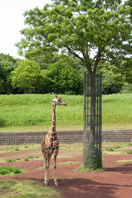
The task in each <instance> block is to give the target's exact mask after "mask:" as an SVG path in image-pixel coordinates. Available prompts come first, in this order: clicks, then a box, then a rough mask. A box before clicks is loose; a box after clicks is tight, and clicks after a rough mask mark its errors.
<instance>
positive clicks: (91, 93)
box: [83, 73, 102, 168]
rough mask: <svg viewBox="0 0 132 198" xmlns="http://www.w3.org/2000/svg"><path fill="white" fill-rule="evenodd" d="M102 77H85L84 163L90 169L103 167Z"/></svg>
mask: <svg viewBox="0 0 132 198" xmlns="http://www.w3.org/2000/svg"><path fill="white" fill-rule="evenodd" d="M101 82H102V75H101V74H97V75H93V76H90V75H89V74H88V73H85V75H84V141H83V163H84V165H86V166H87V167H89V168H100V167H102V153H101V130H102V107H101V104H102V83H101Z"/></svg>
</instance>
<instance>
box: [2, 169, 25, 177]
mask: <svg viewBox="0 0 132 198" xmlns="http://www.w3.org/2000/svg"><path fill="white" fill-rule="evenodd" d="M20 173H23V171H22V170H20V169H19V168H17V167H0V175H10V174H20Z"/></svg>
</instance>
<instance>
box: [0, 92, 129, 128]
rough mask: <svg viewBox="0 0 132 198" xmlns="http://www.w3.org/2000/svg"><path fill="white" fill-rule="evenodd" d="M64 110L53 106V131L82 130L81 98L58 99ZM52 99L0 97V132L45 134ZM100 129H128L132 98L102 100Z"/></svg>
mask: <svg viewBox="0 0 132 198" xmlns="http://www.w3.org/2000/svg"><path fill="white" fill-rule="evenodd" d="M59 96H60V97H61V98H62V100H64V101H65V102H66V103H67V104H68V105H67V106H57V108H56V117H57V130H82V129H83V96H75V95H73V96H72V95H70V96H69V95H59ZM53 98H54V95H50V94H45V95H37V94H25V95H0V132H4V131H45V130H48V129H49V126H50V124H51V119H52V105H51V103H50V101H51V100H52V99H53ZM102 124H103V129H115V128H117V129H120V128H132V94H113V95H104V96H103V97H102Z"/></svg>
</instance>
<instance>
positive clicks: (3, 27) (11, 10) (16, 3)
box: [0, 0, 51, 58]
mask: <svg viewBox="0 0 132 198" xmlns="http://www.w3.org/2000/svg"><path fill="white" fill-rule="evenodd" d="M46 3H51V0H0V53H3V54H9V55H11V56H13V57H14V58H21V57H19V56H18V53H17V52H18V48H17V47H15V43H17V42H19V41H20V39H21V38H22V35H21V34H20V30H22V29H23V28H24V27H25V26H24V16H23V13H24V12H25V11H27V10H30V9H33V8H35V7H38V8H40V9H41V8H43V6H44V4H46Z"/></svg>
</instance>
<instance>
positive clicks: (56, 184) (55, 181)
mask: <svg viewBox="0 0 132 198" xmlns="http://www.w3.org/2000/svg"><path fill="white" fill-rule="evenodd" d="M56 159H57V155H56V154H54V185H55V186H58V182H57V178H56Z"/></svg>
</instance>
